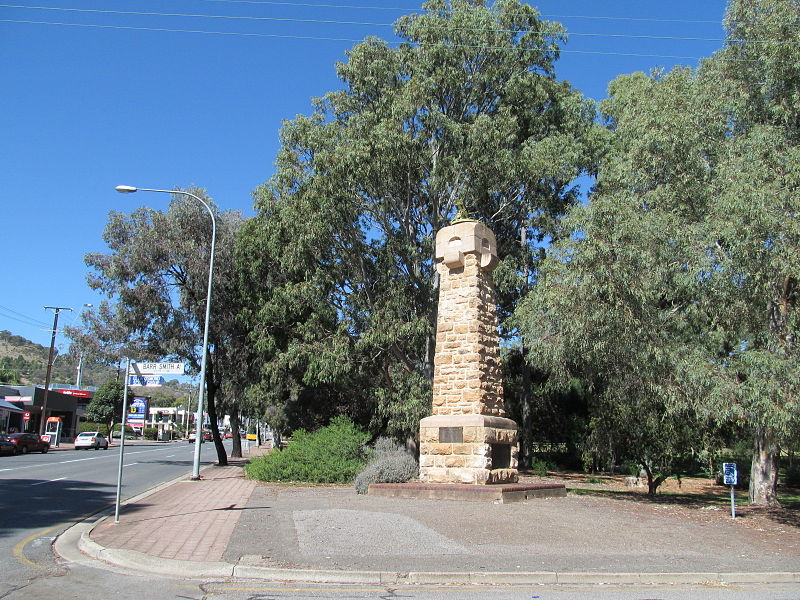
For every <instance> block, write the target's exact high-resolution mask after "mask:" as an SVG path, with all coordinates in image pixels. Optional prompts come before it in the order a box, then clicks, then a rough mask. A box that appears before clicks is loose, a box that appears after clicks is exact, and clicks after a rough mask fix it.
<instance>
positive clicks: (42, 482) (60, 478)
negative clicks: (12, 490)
mask: <svg viewBox="0 0 800 600" xmlns="http://www.w3.org/2000/svg"><path fill="white" fill-rule="evenodd" d="M62 479H66V477H59V478H58V479H49V480H47V481H40V482H38V483H32V484H31V485H32V486H33V485H44V484H45V483H53V482H54V481H61V480H62Z"/></svg>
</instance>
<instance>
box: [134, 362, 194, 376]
mask: <svg viewBox="0 0 800 600" xmlns="http://www.w3.org/2000/svg"><path fill="white" fill-rule="evenodd" d="M131 368H132V369H133V370H134V371H135V372H137V373H141V374H142V375H183V373H184V370H185V369H184V366H183V363H182V362H174V363H169V362H137V363H135V364H134V365H132V367H131Z"/></svg>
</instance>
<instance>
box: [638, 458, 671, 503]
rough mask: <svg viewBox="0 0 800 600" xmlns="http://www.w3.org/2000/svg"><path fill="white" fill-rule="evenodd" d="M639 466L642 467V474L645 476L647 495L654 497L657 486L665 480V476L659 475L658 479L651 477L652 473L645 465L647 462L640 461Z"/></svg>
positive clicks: (648, 466)
mask: <svg viewBox="0 0 800 600" xmlns="http://www.w3.org/2000/svg"><path fill="white" fill-rule="evenodd" d="M639 464H641V465H642V468H643V469H644V472H645V473H646V474H647V495H648V496H655V495H656V491H657V490H658V486H660V485H661V484H662V483H664V482H665V481H666V480H667V476H666V475H659V476H658V477H653V471H652V469H650V465H648V464H647V461H644V460H640V461H639Z"/></svg>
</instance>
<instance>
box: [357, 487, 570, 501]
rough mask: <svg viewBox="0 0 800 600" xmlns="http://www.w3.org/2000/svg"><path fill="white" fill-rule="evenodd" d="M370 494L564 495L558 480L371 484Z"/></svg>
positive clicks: (430, 497) (439, 496) (461, 496)
mask: <svg viewBox="0 0 800 600" xmlns="http://www.w3.org/2000/svg"><path fill="white" fill-rule="evenodd" d="M367 493H368V494H369V495H370V496H388V497H390V498H421V499H425V500H467V501H475V502H498V503H500V504H506V503H508V502H523V501H525V500H531V499H534V498H552V497H557V496H566V495H567V488H566V487H564V484H562V483H538V484H536V483H534V484H494V485H470V484H459V483H416V482H410V483H373V484H370V486H369V490H368V492H367Z"/></svg>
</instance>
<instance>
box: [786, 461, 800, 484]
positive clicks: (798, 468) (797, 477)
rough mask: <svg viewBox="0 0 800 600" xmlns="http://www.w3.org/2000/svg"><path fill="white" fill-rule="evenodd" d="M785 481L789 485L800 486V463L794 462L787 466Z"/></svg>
mask: <svg viewBox="0 0 800 600" xmlns="http://www.w3.org/2000/svg"><path fill="white" fill-rule="evenodd" d="M783 483H784V484H786V485H788V486H789V487H800V465H798V464H792V465H791V466H788V467H786V474H785V475H784V478H783Z"/></svg>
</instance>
